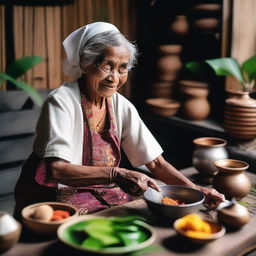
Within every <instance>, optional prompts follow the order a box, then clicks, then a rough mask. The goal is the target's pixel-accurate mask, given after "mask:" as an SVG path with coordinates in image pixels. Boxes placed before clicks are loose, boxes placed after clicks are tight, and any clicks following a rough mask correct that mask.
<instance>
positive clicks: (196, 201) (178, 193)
mask: <svg viewBox="0 0 256 256" xmlns="http://www.w3.org/2000/svg"><path fill="white" fill-rule="evenodd" d="M159 187H160V188H161V192H158V191H156V190H155V189H152V188H149V189H148V190H147V191H146V192H144V199H145V201H146V203H147V205H148V208H149V210H151V212H152V213H153V214H154V215H156V216H157V217H161V218H163V219H169V220H176V219H178V218H181V217H183V216H185V215H187V214H189V213H196V212H198V211H199V210H200V209H201V208H202V205H203V202H204V199H205V196H204V194H203V193H202V192H201V191H199V190H196V189H194V188H190V187H186V186H180V185H160V186H159Z"/></svg>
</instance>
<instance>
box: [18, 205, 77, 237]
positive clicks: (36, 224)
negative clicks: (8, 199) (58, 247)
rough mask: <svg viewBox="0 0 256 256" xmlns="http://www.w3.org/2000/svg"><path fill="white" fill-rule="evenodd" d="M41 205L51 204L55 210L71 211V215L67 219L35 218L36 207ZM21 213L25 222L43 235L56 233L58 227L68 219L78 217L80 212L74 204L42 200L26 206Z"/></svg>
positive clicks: (31, 228)
mask: <svg viewBox="0 0 256 256" xmlns="http://www.w3.org/2000/svg"><path fill="white" fill-rule="evenodd" d="M41 205H49V206H51V207H52V208H53V209H54V210H65V211H68V212H69V213H70V216H69V217H67V218H65V219H62V220H56V221H47V220H37V219H34V218H33V214H34V212H35V209H36V208H37V207H38V206H41ZM21 215H22V222H23V224H24V225H25V226H26V227H27V228H28V229H30V230H31V231H33V232H34V233H37V234H42V235H56V234H57V229H58V227H59V226H60V225H61V224H63V223H65V222H66V221H69V220H71V219H74V218H76V217H77V216H78V215H79V212H78V210H77V209H76V208H75V207H74V206H72V205H70V204H65V203H59V202H42V203H36V204H31V205H29V206H26V207H25V208H23V210H22V212H21Z"/></svg>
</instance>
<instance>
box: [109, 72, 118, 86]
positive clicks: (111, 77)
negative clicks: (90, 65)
mask: <svg viewBox="0 0 256 256" xmlns="http://www.w3.org/2000/svg"><path fill="white" fill-rule="evenodd" d="M118 79H119V75H118V72H117V71H116V70H112V71H111V72H110V73H109V75H108V76H107V80H108V81H109V82H112V83H113V82H115V81H117V80H118Z"/></svg>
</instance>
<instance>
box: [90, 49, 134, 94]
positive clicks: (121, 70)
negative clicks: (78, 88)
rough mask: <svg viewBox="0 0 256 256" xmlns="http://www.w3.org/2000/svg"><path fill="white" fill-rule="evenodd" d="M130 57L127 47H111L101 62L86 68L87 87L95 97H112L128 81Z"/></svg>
mask: <svg viewBox="0 0 256 256" xmlns="http://www.w3.org/2000/svg"><path fill="white" fill-rule="evenodd" d="M129 58H130V54H129V51H128V49H127V48H126V47H123V46H117V47H109V48H107V49H106V51H105V55H104V56H103V58H102V61H100V63H99V64H97V65H95V64H94V65H90V66H89V67H87V68H86V70H85V71H86V88H87V90H90V94H93V95H94V98H95V99H99V98H102V97H104V98H105V97H106V98H108V97H111V96H112V95H113V94H114V93H115V92H116V91H117V90H118V89H119V88H120V87H121V86H122V85H123V84H124V83H125V82H126V81H127V77H128V71H129V70H128V62H129Z"/></svg>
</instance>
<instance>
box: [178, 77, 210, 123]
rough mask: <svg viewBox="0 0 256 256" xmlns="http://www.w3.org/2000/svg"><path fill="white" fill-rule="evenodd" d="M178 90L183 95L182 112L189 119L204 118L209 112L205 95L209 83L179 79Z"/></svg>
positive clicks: (207, 92) (206, 94) (207, 91)
mask: <svg viewBox="0 0 256 256" xmlns="http://www.w3.org/2000/svg"><path fill="white" fill-rule="evenodd" d="M179 92H180V94H181V96H182V97H183V100H182V102H183V103H182V111H181V112H182V114H183V115H184V117H185V118H187V119H190V120H204V119H205V118H207V116H208V115H209V114H210V104H209V102H208V99H207V96H208V94H209V85H208V84H207V83H204V82H200V81H192V80H180V81H179Z"/></svg>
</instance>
